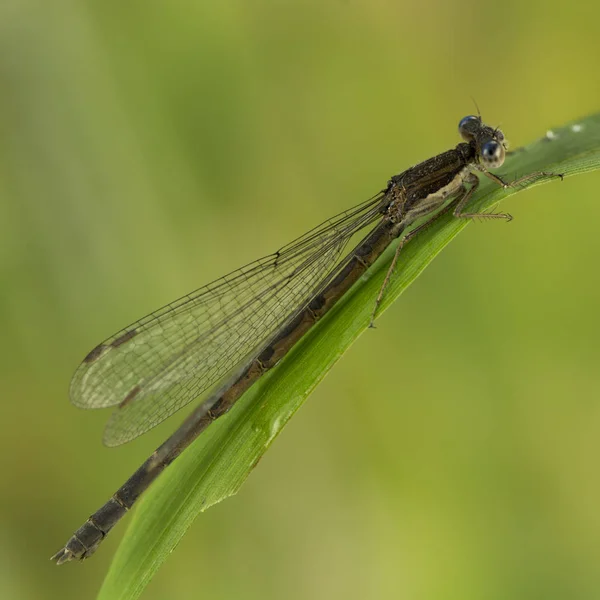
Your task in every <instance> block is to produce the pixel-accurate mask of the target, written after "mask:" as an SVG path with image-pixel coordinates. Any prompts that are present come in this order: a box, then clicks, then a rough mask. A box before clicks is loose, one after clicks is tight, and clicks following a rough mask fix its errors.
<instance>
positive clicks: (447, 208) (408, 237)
mask: <svg viewBox="0 0 600 600" xmlns="http://www.w3.org/2000/svg"><path fill="white" fill-rule="evenodd" d="M461 193H462V194H465V193H466V190H465V188H464V187H463V188H462V192H461ZM460 200H461V196H459V197H458V198H455V199H454V200H452V201H451V202H449V203H448V204H447V205H446V206H444V208H442V210H440V211H439V212H438V213H436V214H435V215H434V216H433V217H431V219H429V220H428V221H426V222H425V223H423V224H422V225H419V226H418V227H416V228H415V229H413V230H412V231H411V232H410V233H408V234H407V235H405V236H404V237H403V238H402V239H401V240H400V242H399V243H398V246H397V248H396V252H394V258H393V259H392V262H391V264H390V266H389V268H388V270H387V273H386V275H385V279H384V280H383V283H382V284H381V288H380V289H379V294H377V299H376V300H375V306H374V307H373V311H372V312H371V321H370V322H369V328H370V329H375V325H374V323H375V314H376V313H377V309H378V308H379V305H380V304H381V300H382V299H383V294H384V293H385V290H386V288H387V286H388V284H389V282H390V279H391V278H392V275H393V273H394V271H395V270H396V264H397V263H398V257H399V256H400V251H401V250H402V248H403V247H404V246H405V245H406V244H407V243H408V242H409V241H410V240H412V239H413V238H414V237H416V236H417V235H419V233H422V232H423V231H424V230H425V229H427V228H428V227H431V225H433V224H434V223H435V222H436V221H437V220H438V219H439V218H440V217H441V216H442V215H445V214H446V213H448V212H449V211H450V210H451V209H452V208H453V207H454V206H455V205H457V204H458V203H460Z"/></svg>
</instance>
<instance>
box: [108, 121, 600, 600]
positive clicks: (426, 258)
mask: <svg viewBox="0 0 600 600" xmlns="http://www.w3.org/2000/svg"><path fill="white" fill-rule="evenodd" d="M598 168H600V114H596V115H592V116H590V117H587V118H585V119H581V120H579V121H577V122H574V123H572V124H569V125H566V126H564V127H562V128H560V129H556V130H554V132H553V135H552V136H548V135H547V136H546V137H544V138H542V139H540V140H538V141H536V142H534V143H532V144H531V145H529V146H527V147H526V148H524V149H521V150H518V151H516V152H515V153H514V154H513V155H511V156H510V157H509V158H508V159H507V161H506V163H505V169H503V174H505V173H506V174H508V175H507V177H508V178H509V180H510V179H511V178H515V177H516V176H521V175H523V174H526V173H530V172H533V171H539V170H541V171H546V172H552V173H564V174H565V175H566V176H570V175H574V174H577V173H583V172H587V171H592V170H595V169H598ZM543 182H546V180H544V181H543ZM539 183H542V182H541V181H532V182H530V183H528V184H526V185H524V186H523V187H521V188H520V189H511V188H509V189H506V190H503V189H501V188H499V187H498V186H496V185H494V184H492V183H491V182H490V181H488V180H487V179H485V178H484V181H482V185H481V186H480V188H479V190H478V192H477V194H476V195H475V196H474V198H473V201H472V204H471V206H472V207H473V208H474V209H475V210H477V211H481V210H486V209H489V208H491V207H493V206H494V205H495V204H497V203H498V202H499V201H500V200H502V199H504V198H506V197H507V196H509V195H512V194H514V193H516V192H518V191H519V192H520V191H522V190H523V189H527V188H528V187H531V186H533V185H537V184H539ZM556 185H558V183H557V184H556ZM563 185H564V184H563ZM466 225H467V222H466V221H463V220H458V219H454V218H453V217H452V216H451V215H447V216H445V217H443V218H441V219H439V220H438V221H437V222H436V223H435V224H434V225H433V226H432V227H431V228H429V229H427V230H426V231H425V232H423V234H421V235H419V236H418V237H417V238H415V239H414V240H413V241H411V243H409V244H407V246H406V248H405V249H403V251H402V255H401V259H400V260H399V264H398V267H397V269H396V272H395V274H394V277H393V278H392V280H391V282H390V285H389V286H388V288H387V289H386V294H385V296H384V299H383V302H382V304H381V307H380V311H379V313H378V314H381V313H382V312H383V311H384V310H386V309H387V308H388V307H389V306H390V305H391V303H392V302H393V301H394V300H396V298H398V296H400V294H401V293H402V292H403V291H404V290H405V289H406V288H407V287H408V286H409V285H410V284H411V283H412V282H413V281H414V280H415V279H416V278H417V277H418V276H419V275H420V273H421V272H422V271H423V270H424V269H425V267H426V266H427V265H428V264H429V263H430V262H431V261H432V260H433V258H434V257H435V256H436V255H437V254H438V253H439V252H440V251H441V250H442V249H443V248H444V247H445V246H446V245H447V244H448V243H449V242H450V241H451V240H452V239H453V238H454V237H455V236H456V235H457V234H458V233H459V232H460V231H461V230H462V229H463V228H464V227H465V226H466ZM393 250H394V249H393V248H389V249H388V251H387V252H386V253H385V254H384V255H383V256H382V257H381V258H380V259H379V260H378V261H377V262H376V263H375V264H374V265H373V267H372V268H371V269H370V270H369V271H368V272H367V273H366V274H365V275H364V276H363V278H362V279H361V280H360V281H359V282H357V284H356V285H355V286H354V287H353V288H352V289H351V290H350V292H349V293H348V294H347V295H346V296H345V297H344V298H343V300H341V301H340V302H339V303H338V304H337V305H336V306H335V307H334V308H333V309H332V310H331V311H330V313H329V314H328V315H326V317H324V318H323V319H322V320H321V321H320V322H319V323H318V324H317V325H316V326H315V327H314V328H313V329H312V330H311V331H310V332H309V334H308V335H306V336H305V337H304V338H303V339H302V340H301V341H300V343H298V344H297V346H296V347H295V348H294V349H293V350H292V351H291V352H290V353H289V354H288V356H286V357H285V358H284V359H283V360H282V361H281V363H280V364H279V365H277V367H276V368H274V369H273V370H272V371H270V372H269V373H267V374H266V375H265V376H264V377H263V378H262V379H261V380H260V381H259V382H258V383H257V384H256V385H255V386H253V388H252V389H250V390H249V391H248V392H247V393H246V394H245V395H244V397H243V398H242V399H241V400H240V401H239V402H238V403H237V404H236V406H235V407H234V409H232V411H231V412H230V413H229V414H227V415H225V416H224V417H222V418H221V419H219V421H218V422H217V423H216V424H215V425H213V426H212V427H211V428H210V429H209V430H208V431H207V432H206V433H204V434H203V435H202V436H200V438H199V439H198V440H197V441H196V442H194V444H193V445H192V446H191V447H190V448H189V449H188V450H187V451H186V452H184V454H183V455H182V456H181V457H180V458H179V459H178V460H177V461H176V462H175V463H174V464H173V465H172V466H171V467H170V468H169V469H167V470H166V472H165V473H164V474H163V475H162V476H161V477H160V478H159V479H158V481H156V482H155V484H154V485H153V486H152V488H151V489H150V490H149V491H148V492H147V493H146V494H145V495H144V497H143V498H142V499H141V501H140V503H139V506H138V507H137V508H136V510H135V511H134V512H133V514H132V516H131V522H130V523H129V527H128V529H127V532H126V534H125V536H124V538H123V540H122V542H121V545H120V546H119V548H118V550H117V553H116V555H115V557H114V560H113V562H112V564H111V567H110V569H109V571H108V574H107V576H106V579H105V580H104V583H103V585H102V588H101V590H100V592H99V595H98V599H99V600H108V599H110V600H120V599H123V600H125V599H127V600H131V599H134V598H137V597H138V596H139V595H140V594H141V592H142V591H143V589H144V588H145V586H146V585H147V584H148V583H149V581H150V580H151V579H152V576H153V575H154V573H155V572H156V571H157V570H158V568H159V567H160V565H161V564H162V563H163V562H164V560H165V559H166V558H167V556H168V555H169V554H170V553H171V552H172V551H173V549H174V548H175V546H176V545H177V543H178V542H179V540H180V539H181V537H182V536H183V534H184V533H185V531H186V530H187V529H188V527H189V526H190V525H191V523H192V521H193V520H194V518H195V517H196V516H197V515H198V513H200V512H203V511H204V510H206V509H207V508H208V507H210V506H212V505H213V504H216V503H217V502H220V501H221V500H223V499H225V498H227V497H228V496H231V495H233V494H235V493H236V492H237V491H238V489H239V488H240V486H241V485H242V483H243V482H244V481H245V479H246V478H247V477H248V475H249V474H250V472H251V471H252V469H253V468H254V467H255V466H256V464H257V463H258V461H259V460H260V458H261V457H262V455H263V454H264V453H265V451H266V450H267V448H268V447H269V446H270V445H271V443H272V442H273V440H274V439H275V438H276V437H277V435H278V434H279V433H280V432H281V430H282V429H283V427H284V426H285V424H286V423H287V421H288V420H289V419H290V418H291V417H292V416H293V414H294V413H295V412H296V411H297V410H298V408H300V406H301V405H302V404H303V402H304V400H305V399H306V398H307V396H308V395H309V394H310V393H311V391H312V390H313V389H314V388H315V387H316V386H317V385H318V383H319V382H320V381H321V380H322V379H323V377H325V375H326V374H327V372H328V371H329V370H330V369H331V367H332V366H333V365H334V364H335V363H336V362H337V360H338V359H339V358H340V357H341V356H342V355H343V354H344V352H345V351H346V350H347V349H348V348H349V346H350V345H351V344H352V343H353V342H354V341H355V340H356V339H357V338H358V337H359V335H361V333H362V332H363V331H364V330H365V329H366V328H367V326H368V323H369V317H370V313H371V310H372V307H373V303H374V299H375V297H376V295H377V293H378V291H379V288H380V286H381V284H382V281H383V278H384V277H385V273H386V271H387V269H388V266H389V264H390V261H391V259H392V255H393ZM209 562H210V560H208V559H207V560H206V561H204V562H203V561H199V565H200V566H199V568H202V565H203V564H206V565H208V564H209Z"/></svg>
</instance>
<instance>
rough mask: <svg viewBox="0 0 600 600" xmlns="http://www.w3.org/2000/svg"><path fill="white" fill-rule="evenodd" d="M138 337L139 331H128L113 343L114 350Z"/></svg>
mask: <svg viewBox="0 0 600 600" xmlns="http://www.w3.org/2000/svg"><path fill="white" fill-rule="evenodd" d="M136 335H137V331H136V330H135V329H130V330H129V331H126V332H125V333H124V334H123V335H121V336H119V337H118V338H117V339H116V340H114V341H113V342H111V344H110V345H111V346H112V347H113V348H118V347H119V346H120V345H121V344H124V343H125V342H128V341H129V340H130V339H131V338H132V337H135V336H136Z"/></svg>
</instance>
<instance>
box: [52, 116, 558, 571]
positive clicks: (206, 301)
mask: <svg viewBox="0 0 600 600" xmlns="http://www.w3.org/2000/svg"><path fill="white" fill-rule="evenodd" d="M458 130H459V133H460V135H461V136H462V138H463V140H464V141H463V142H461V143H459V144H458V145H457V146H456V147H455V148H453V149H451V150H448V151H447V152H443V153H441V154H438V155H437V156H434V157H433V158H430V159H428V160H426V161H424V162H422V163H420V164H418V165H416V166H414V167H411V168H409V169H407V170H406V171H404V172H403V173H400V174H399V175H395V176H394V177H392V178H391V180H390V181H389V182H388V184H387V186H386V188H385V189H383V190H382V191H380V192H379V193H377V194H376V195H375V196H373V197H372V198H370V199H369V200H367V201H366V202H363V203H362V204H359V205H358V206H355V207H354V208H351V209H349V210H347V211H345V212H342V213H340V214H338V215H336V216H335V217H333V218H331V219H329V220H327V221H325V222H324V223H322V224H321V225H319V226H318V227H315V228H314V229H312V230H310V231H309V232H308V233H306V234H304V235H303V236H302V237H300V238H298V239H297V240H295V241H293V242H291V243H290V244H288V245H287V246H284V247H283V248H281V249H280V250H279V251H277V252H275V253H274V254H271V255H269V256H266V257H264V258H261V259H259V260H257V261H255V262H252V263H250V264H248V265H246V266H245V267H242V268H241V269H238V270H237V271H233V272H232V273H230V274H229V275H226V276H225V277H222V278H221V279H218V280H216V281H214V282H212V283H209V284H208V285H206V286H204V287H202V288H200V289H198V290H196V291H194V292H192V293H190V294H188V295H187V296H184V297H183V298H180V299H179V300H176V301H174V302H172V303H170V304H167V305H166V306H164V307H163V308H161V309H159V310H157V311H155V312H153V313H150V314H149V315H147V316H146V317H144V318H142V319H140V320H139V321H136V322H135V323H132V324H131V325H129V326H128V327H126V328H125V329H122V330H121V331H119V332H117V333H116V334H114V335H113V336H111V337H109V338H108V339H106V340H105V341H104V342H102V343H101V344H99V345H98V346H96V347H95V348H94V349H93V350H92V351H91V352H90V353H89V354H88V355H87V356H86V357H85V358H84V360H83V362H82V363H81V365H80V366H79V368H78V369H77V371H76V372H75V375H74V376H73V380H72V382H71V389H70V395H71V400H72V402H73V403H74V404H75V405H77V406H80V407H84V408H105V407H114V408H115V410H114V412H113V413H112V415H111V417H110V419H109V421H108V424H107V426H106V430H105V434H104V442H105V444H107V445H108V446H116V445H119V444H123V443H125V442H127V441H129V440H132V439H134V438H136V437H137V436H139V435H141V434H143V433H145V432H146V431H148V430H149V429H151V428H152V427H154V426H156V425H157V424H159V423H161V422H162V421H163V420H164V419H166V418H167V417H169V416H171V415H172V414H174V413H175V412H177V411H178V410H180V409H181V408H183V407H184V406H186V405H187V404H188V403H190V402H191V401H192V400H195V399H199V403H198V405H197V407H196V408H195V409H194V410H193V411H192V412H191V413H190V414H189V415H188V417H187V418H186V419H185V420H184V421H183V423H182V424H181V426H180V427H179V428H178V429H177V430H176V431H175V432H174V433H173V435H172V436H171V437H169V438H168V439H167V440H166V441H165V442H164V443H163V444H162V445H161V446H160V447H159V448H157V449H156V451H155V452H154V453H153V454H152V455H151V456H150V457H149V458H148V459H147V460H146V461H145V462H144V463H143V464H142V466H141V467H140V468H139V469H138V470H137V471H136V472H135V473H134V474H133V475H132V476H131V477H130V478H129V479H128V480H127V481H126V482H125V484H124V485H123V486H121V487H120V488H119V489H118V490H117V491H116V492H115V493H114V494H113V496H112V497H111V498H110V500H108V502H106V504H104V505H103V506H102V507H101V508H100V509H99V510H98V511H96V512H95V513H94V514H93V515H92V516H91V517H89V519H88V520H87V521H86V522H85V523H84V524H83V525H82V526H81V527H80V528H79V529H78V530H77V531H76V532H75V533H74V534H73V536H72V537H71V538H70V539H69V541H68V542H67V544H66V545H65V546H64V547H63V548H61V550H59V551H58V552H57V553H56V554H55V555H54V556H53V557H52V559H53V560H54V561H56V563H58V564H62V563H64V562H67V561H70V560H75V559H79V560H83V559H85V558H87V557H89V556H90V555H91V554H92V553H93V552H94V551H95V550H96V549H97V547H98V545H99V544H100V543H101V542H102V540H103V539H104V538H105V536H106V535H107V534H108V532H109V531H110V530H111V529H112V528H113V526H114V525H115V524H116V523H117V522H118V521H119V519H121V517H123V516H124V515H125V513H126V512H127V511H128V510H129V509H130V508H131V507H132V506H133V504H134V503H135V501H136V500H137V499H138V497H139V496H140V495H141V494H142V493H143V492H144V491H145V490H146V489H147V488H148V487H149V486H150V485H151V483H152V482H153V481H154V480H155V479H156V477H158V475H159V474H160V473H161V472H162V471H163V470H164V469H165V467H166V466H167V465H169V464H170V463H171V462H173V460H175V459H176V458H177V457H178V456H179V454H181V452H183V450H185V448H186V447H187V446H188V445H189V444H190V443H191V442H192V441H193V440H194V439H195V438H196V437H197V436H198V435H200V434H201V433H202V432H203V431H204V430H205V429H206V428H207V427H208V426H209V425H210V424H211V423H213V422H214V421H215V420H217V419H218V418H219V417H221V416H222V415H224V414H225V413H226V412H227V411H229V409H231V407H232V406H233V405H234V404H235V403H236V401H237V400H238V399H239V398H240V397H241V396H242V394H243V393H244V392H245V391H246V390H247V389H248V388H249V387H250V386H251V385H252V384H253V383H255V382H256V381H257V380H258V379H259V378H260V377H261V376H262V375H263V374H264V373H265V372H266V371H268V370H269V369H271V368H273V367H274V366H275V365H276V364H277V363H278V362H279V361H280V360H281V359H282V358H283V357H284V356H285V355H286V354H287V353H288V352H289V350H290V349H291V348H292V347H293V346H294V345H295V344H296V342H297V341H298V340H299V339H300V338H302V336H304V335H305V334H306V332H307V331H308V330H309V329H310V328H311V327H313V325H314V324H315V323H316V322H317V321H318V320H319V319H320V318H322V317H323V316H324V315H325V314H326V313H327V312H328V311H329V310H330V309H331V307H332V306H333V305H334V304H335V303H336V302H337V301H338V300H339V299H340V298H341V297H342V296H343V295H344V294H345V293H346V292H347V291H348V290H349V289H350V288H351V287H352V285H353V284H354V283H355V282H356V281H357V279H359V277H360V276H361V275H362V274H363V273H364V272H365V271H366V270H367V269H368V268H369V267H370V265H372V264H373V263H374V262H375V260H376V259H377V258H378V257H379V256H380V255H381V254H382V253H383V251H384V250H385V249H386V248H387V247H388V246H389V245H390V244H391V243H392V242H393V241H394V240H396V239H398V238H400V241H399V243H398V246H397V249H396V252H395V255H394V258H393V261H392V263H391V266H390V268H389V270H388V272H387V276H386V278H385V282H384V284H383V286H382V288H381V290H380V292H379V295H378V297H377V300H376V302H375V306H374V308H373V313H372V320H371V324H372V323H373V319H374V318H375V314H376V311H377V307H378V305H379V303H380V302H381V299H382V297H383V294H384V292H385V287H386V285H387V283H388V282H389V279H390V276H391V275H392V273H393V270H394V268H395V265H396V263H397V260H398V257H399V255H400V252H401V249H402V247H403V246H404V245H405V244H406V243H407V242H408V241H409V240H410V239H412V238H414V237H415V236H417V235H419V232H421V231H422V230H423V229H424V228H426V227H428V226H429V225H431V223H432V222H433V221H434V220H435V219H437V218H439V216H440V215H441V214H444V213H447V212H448V211H452V214H453V215H454V216H455V217H456V218H459V219H472V218H483V219H505V220H510V219H511V216H510V215H508V214H505V213H490V212H484V213H472V212H468V211H467V210H466V207H467V205H468V202H469V199H470V198H471V196H472V195H473V193H474V192H475V190H476V189H477V187H478V186H479V178H478V177H477V174H476V173H478V172H479V173H482V174H483V175H484V176H486V177H489V178H490V179H491V180H492V181H494V182H495V183H496V184H498V185H500V186H502V187H510V186H516V185H518V184H520V183H522V182H524V181H525V180H529V179H531V178H544V177H560V178H561V179H562V175H555V174H552V173H543V172H537V173H532V174H530V175H527V176H525V177H522V178H520V179H518V180H515V181H513V182H510V183H508V182H505V181H504V180H503V179H502V178H501V177H499V176H498V175H494V174H493V173H491V172H490V169H496V168H498V167H500V166H502V164H503V163H504V159H505V153H506V147H505V140H504V134H503V133H502V132H501V131H500V130H499V129H498V128H492V127H489V126H488V125H485V124H484V123H483V122H482V120H481V117H480V116H474V115H471V116H467V117H465V118H463V119H462V120H461V121H460V123H459V126H458ZM363 229H365V230H367V233H366V235H365V236H364V237H363V239H362V240H361V241H360V242H359V243H358V244H357V245H355V246H354V247H353V248H352V250H350V251H349V252H346V253H344V250H345V247H346V246H347V245H348V243H349V242H350V240H351V238H352V237H353V236H354V235H355V234H356V233H357V232H359V231H362V230H363Z"/></svg>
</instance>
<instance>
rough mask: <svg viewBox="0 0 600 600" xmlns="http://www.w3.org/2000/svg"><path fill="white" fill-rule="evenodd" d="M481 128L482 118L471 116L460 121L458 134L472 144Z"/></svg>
mask: <svg viewBox="0 0 600 600" xmlns="http://www.w3.org/2000/svg"><path fill="white" fill-rule="evenodd" d="M480 128H481V118H480V117H477V116H475V115H469V116H468V117H464V118H462V119H461V120H460V123H459V124H458V133H460V135H461V136H462V138H463V139H464V140H466V141H467V142H470V141H471V140H473V139H475V132H476V131H477V130H478V129H480Z"/></svg>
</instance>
